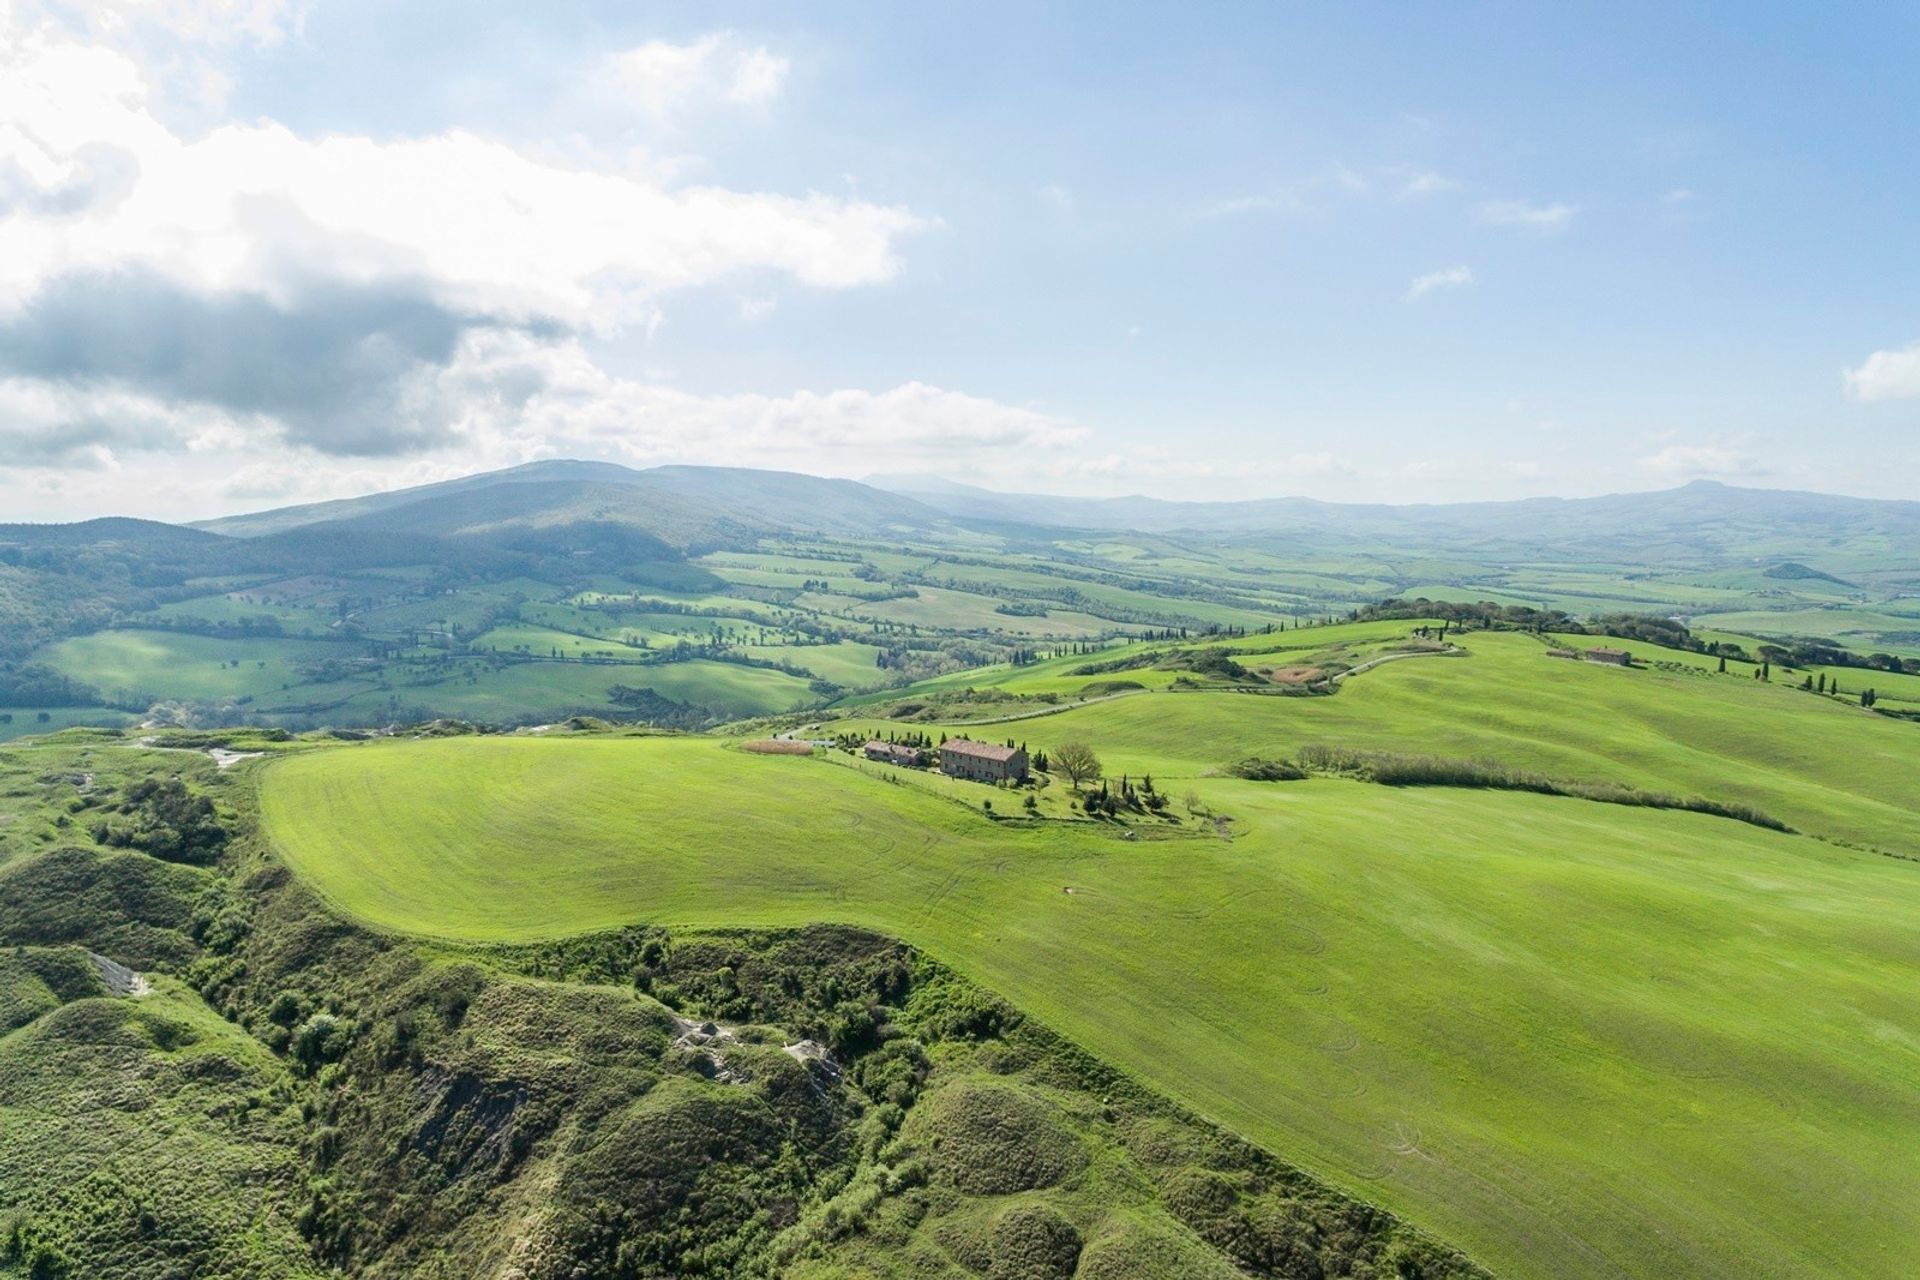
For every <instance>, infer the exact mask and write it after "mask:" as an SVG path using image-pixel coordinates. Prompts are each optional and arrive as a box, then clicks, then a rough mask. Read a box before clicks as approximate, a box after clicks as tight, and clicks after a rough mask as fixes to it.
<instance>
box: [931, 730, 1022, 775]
mask: <svg viewBox="0 0 1920 1280" xmlns="http://www.w3.org/2000/svg"><path fill="white" fill-rule="evenodd" d="M940 772H942V773H944V774H946V775H947V776H948V777H949V778H966V779H969V780H971V781H973V782H1002V781H1008V780H1011V781H1014V782H1025V781H1026V779H1027V753H1026V752H1025V751H1022V750H1021V749H1020V748H1019V747H1002V746H998V745H996V744H995V743H991V742H974V741H972V740H971V739H968V738H955V739H953V740H952V741H950V742H943V743H941V744H940Z"/></svg>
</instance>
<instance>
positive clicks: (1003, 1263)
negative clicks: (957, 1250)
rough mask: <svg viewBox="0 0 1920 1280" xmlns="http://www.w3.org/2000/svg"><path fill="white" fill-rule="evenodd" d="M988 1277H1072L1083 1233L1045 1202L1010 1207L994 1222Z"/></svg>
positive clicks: (1057, 1279) (1014, 1279) (1054, 1279)
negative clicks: (1043, 1203)
mask: <svg viewBox="0 0 1920 1280" xmlns="http://www.w3.org/2000/svg"><path fill="white" fill-rule="evenodd" d="M989 1250H990V1255H991V1257H992V1262H991V1263H989V1264H988V1266H987V1280H1069V1277H1071V1276H1072V1275H1073V1272H1074V1268H1075V1266H1076V1265H1078V1263H1079V1261H1080V1233H1079V1232H1078V1231H1076V1230H1074V1226H1073V1224H1072V1223H1071V1222H1068V1221H1067V1220H1066V1219H1065V1218H1063V1217H1061V1216H1060V1214H1059V1213H1057V1212H1055V1211H1054V1210H1053V1209H1050V1208H1048V1207H1047V1206H1045V1205H1022V1206H1020V1207H1018V1208H1014V1209H1009V1210H1007V1212H1005V1213H1003V1214H1001V1215H1000V1218H999V1220H998V1221H997V1222H995V1223H994V1224H993V1239H992V1243H991V1244H990V1246H989Z"/></svg>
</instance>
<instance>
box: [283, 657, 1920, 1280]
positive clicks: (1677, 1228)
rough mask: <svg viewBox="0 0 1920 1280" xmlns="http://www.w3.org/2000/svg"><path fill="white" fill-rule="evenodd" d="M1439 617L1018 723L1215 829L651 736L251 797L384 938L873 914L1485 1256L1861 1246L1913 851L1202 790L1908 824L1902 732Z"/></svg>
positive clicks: (1545, 1260)
mask: <svg viewBox="0 0 1920 1280" xmlns="http://www.w3.org/2000/svg"><path fill="white" fill-rule="evenodd" d="M1470 639H1471V641H1472V648H1473V656H1472V657H1470V658H1466V659H1460V658H1435V659H1416V660H1410V661H1406V662H1397V663H1392V664H1389V665H1387V666H1384V667H1382V668H1380V669H1379V670H1377V671H1374V672H1370V673H1369V674H1367V675H1366V676H1364V677H1360V678H1357V679H1356V680H1354V681H1352V682H1350V683H1349V684H1348V686H1347V687H1346V688H1345V689H1344V690H1343V691H1342V692H1341V693H1339V694H1338V695H1336V696H1334V697H1326V698H1279V697H1263V696H1259V695H1249V694H1236V693H1172V692H1168V693H1150V694H1144V695H1138V696H1134V697H1131V698H1122V699H1119V700H1116V701H1113V702H1109V703H1104V704H1100V705H1098V706H1095V707H1088V708H1085V709H1082V710H1078V711H1070V712H1065V713H1061V714H1060V715H1058V716H1052V717H1045V718H1042V719H1040V720H1037V721H1034V722H1032V723H1031V724H1030V725H1028V726H1026V727H1025V728H1024V729H1023V736H1026V737H1030V738H1033V739H1035V740H1036V741H1038V740H1042V739H1043V738H1044V740H1047V741H1055V740H1060V739H1064V737H1066V736H1069V735H1071V736H1084V737H1086V738H1088V739H1089V740H1090V741H1093V742H1095V743H1096V744H1097V745H1098V746H1099V747H1100V749H1101V750H1102V751H1103V753H1105V754H1106V755H1107V757H1108V764H1109V769H1110V772H1118V771H1119V770H1120V769H1121V768H1128V769H1133V770H1136V771H1137V770H1139V769H1144V768H1152V769H1154V770H1155V771H1156V773H1157V774H1158V773H1163V772H1164V774H1165V776H1166V777H1168V778H1173V777H1176V776H1177V777H1181V778H1183V779H1188V780H1190V781H1183V782H1181V783H1180V784H1179V785H1178V786H1176V787H1175V788H1174V791H1175V794H1176V795H1177V794H1179V791H1180V790H1182V789H1184V788H1185V787H1187V786H1189V785H1190V786H1191V787H1192V788H1194V789H1195V790H1197V791H1198V792H1199V794H1200V797H1201V799H1202V802H1203V804H1204V805H1205V806H1206V807H1207V809H1208V810H1209V811H1210V812H1211V813H1212V814H1213V815H1215V816H1222V815H1230V816H1231V821H1230V823H1228V827H1229V828H1230V829H1231V830H1232V831H1233V832H1234V833H1235V834H1234V838H1232V839H1222V838H1219V837H1217V836H1215V835H1213V834H1211V833H1212V831H1213V826H1212V824H1211V823H1207V822H1199V821H1194V820H1186V819H1183V820H1181V821H1179V822H1177V823H1169V824H1165V827H1164V835H1162V838H1145V839H1135V840H1124V839H1120V838H1118V834H1117V832H1116V831H1115V830H1113V829H1111V828H1107V827H1104V826H1101V825H1097V824H1090V823H1069V822H1049V823H1045V824H1040V825H1038V826H1029V825H1026V824H1023V823H1006V822H1001V823H996V822H992V821H990V820H989V819H987V818H985V817H984V816H982V815H981V814H980V812H979V810H978V809H977V808H973V807H971V806H963V805H961V804H955V803H951V802H949V801H948V800H945V799H942V798H941V797H940V796H938V795H936V794H931V793H929V792H928V791H925V790H922V789H920V788H915V787H902V786H889V785H887V784H886V783H885V782H883V781H881V780H880V779H879V778H876V777H869V776H867V775H865V774H863V773H861V772H859V771H857V770H854V769H847V768H838V767H834V766H833V765H832V764H830V763H828V762H825V761H822V760H809V759H800V758H782V757H771V756H762V755H754V754H749V753H745V752H741V751H738V750H735V749H732V748H731V747H729V746H728V745H726V744H725V743H722V742H720V741H716V740H712V739H686V738H654V739H618V738H560V739H525V738H520V739H455V740H445V741H438V742H431V743H420V744H409V745H397V744H395V745H373V746H362V747H343V748H338V749H330V750H324V751H316V752H312V753H307V754H301V755H297V756H294V757H292V758H288V759H285V760H282V761H279V762H276V763H275V764H273V765H272V766H271V767H269V768H267V769H266V770H265V771H264V772H263V774H262V777H261V786H262V805H263V812H264V815H265V818H266V820H267V822H268V825H269V830H270V832H271V833H272V835H273V837H274V839H275V840H276V842H277V844H278V846H279V848H280V850H281V851H282V853H283V855H284V856H285V857H286V859H287V860H288V862H289V863H290V864H291V865H292V866H293V867H294V868H295V869H296V870H297V871H298V872H299V873H300V874H301V875H302V876H304V877H305V878H306V879H307V880H308V881H309V882H310V883H312V884H313V885H314V886H315V887H317V888H318V889H320V890H321V891H322V892H323V893H324V894H325V895H326V896H327V897H328V899H329V900H330V901H332V902H333V903H335V904H336V905H338V906H339V907H341V908H342V909H343V910H346V911H347V912H349V913H351V914H353V915H355V916H357V917H359V918H361V919H363V920H365V921H367V922H369V923H370V924H373V925H375V926H377V927H380V928H384V929H388V930H393V931H397V932H405V933H416V934H423V935H430V936H437V937H445V938H460V939H475V940H528V939H535V938H541V937H548V936H553V935H556V934H566V933H572V932H579V931H585V930H592V929H599V928H606V927H610V926H614V925H619V924H624V923H630V922H635V921H658V922H664V923H672V924H682V925H748V924H756V925H762V924H797V923H802V922H809V921H839V922H847V923H855V924H861V925H866V926H869V927H873V928H876V929H880V930H884V931H886V932H888V933H891V934H894V935H897V936H899V937H901V938H903V939H905V940H907V941H909V942H911V943H914V944H916V945H918V946H921V947H924V948H926V949H927V950H928V951H929V952H931V953H932V954H933V955H935V956H937V957H939V958H941V959H943V960H946V961H948V962H950V963H952V964H953V965H955V966H956V967H958V968H960V969H961V970H963V971H964V972H966V973H968V974H970V975H972V976H974V977H975V978H977V979H978V980H980V981H982V982H984V983H985V984H987V985H989V986H990V987H992V988H994V989H996V990H998V991H1000V992H1002V993H1004V994H1005V995H1006V996H1008V997H1009V998H1010V999H1012V1000H1013V1001H1015V1002H1016V1003H1017V1004H1018V1005H1020V1006H1021V1007H1023V1008H1025V1009H1027V1010H1029V1011H1030V1012H1032V1013H1033V1014H1035V1015H1037V1016H1039V1017H1040V1018H1042V1019H1044V1020H1046V1021H1047V1022H1049V1023H1051V1024H1053V1025H1054V1026H1056V1027H1057V1028H1059V1029H1060V1030H1062V1031H1063V1032H1065V1033H1067V1034H1068V1035H1070V1036H1071V1037H1073V1038H1074V1039H1076V1040H1078V1041H1079V1042H1080V1043H1082V1044H1083V1045H1084V1046H1086V1047H1087V1048H1088V1049H1090V1050H1092V1051H1093V1052H1095V1053H1097V1054H1099V1055H1101V1056H1102V1057H1103V1058H1105V1059H1106V1060H1108V1061H1110V1062H1112V1063H1114V1064H1116V1065H1118V1066H1120V1067H1122V1068H1124V1069H1126V1070H1128V1071H1130V1072H1132V1073H1134V1074H1136V1075H1137V1076H1139V1077H1140V1078H1142V1079H1144V1080H1146V1081H1148V1082H1150V1083H1152V1084H1153V1085H1155V1086H1156V1087H1158V1088H1160V1089H1162V1090H1164V1091H1166V1092H1167V1093H1169V1094H1171V1095H1172V1096H1174V1097H1176V1098H1180V1099H1182V1100H1184V1101H1186V1102H1188V1103H1190V1104H1192V1105H1193V1106H1195V1107H1196V1108H1198V1109H1199V1110H1200V1111H1202V1112H1203V1113H1204V1114H1206V1115H1208V1116H1210V1117H1213V1118H1215V1119H1217V1120H1219V1121H1221V1122H1223V1123H1225V1124H1227V1125H1228V1126H1230V1127H1232V1128H1234V1129H1236V1130H1238V1131H1239V1132H1241V1133H1243V1134H1245V1135H1247V1136H1249V1137H1250V1138H1253V1139H1254V1140H1256V1141H1258V1142H1261V1143H1262V1144H1264V1145H1267V1146H1268V1147H1270V1148H1271V1149H1273V1150H1275V1151H1277V1152H1280V1153H1282V1154H1284V1155H1285V1156H1287V1157H1288V1158H1291V1159H1296V1160H1300V1161H1302V1162H1304V1163H1307V1164H1309V1165H1310V1166H1312V1167H1313V1168H1314V1169H1315V1170H1316V1171H1318V1172H1320V1173H1322V1174H1324V1175H1326V1176H1327V1177H1329V1178H1330V1179H1332V1180H1334V1181H1336V1182H1338V1183H1340V1184H1342V1185H1344V1186H1347V1187H1349V1188H1352V1189H1353V1190H1355V1191H1356V1192H1358V1193H1360V1194H1361V1195H1363V1196H1365V1197H1367V1198H1369V1199H1373V1200H1376V1201H1379V1202H1382V1203H1385V1204H1387V1205H1389V1206H1390V1207H1393V1208H1395V1209H1399V1210H1402V1211H1404V1212H1406V1213H1407V1214H1408V1215H1409V1216H1410V1217H1411V1218H1412V1219H1413V1220H1414V1221H1415V1222H1417V1223H1420V1224H1421V1225H1423V1226H1425V1227H1426V1228H1427V1229H1429V1230H1431V1231H1433V1232H1435V1233H1436V1234H1438V1235H1440V1236H1441V1237H1442V1238H1445V1239H1448V1240H1450V1241H1452V1242H1454V1243H1457V1244H1459V1245H1461V1246H1462V1247H1464V1248H1466V1249H1467V1250H1469V1251H1470V1252H1472V1253H1473V1254H1475V1255H1476V1256H1477V1257H1479V1258H1480V1259H1481V1260H1482V1261H1483V1262H1485V1263H1487V1264H1488V1265H1489V1266H1491V1267H1493V1268H1494V1269H1495V1270H1496V1271H1498V1272H1502V1273H1505V1274H1510V1275H1516V1276H1518V1275H1553V1276H1593V1277H1601V1276H1618V1275H1635V1276H1662V1277H1665V1276H1673V1275H1711V1276H1729V1277H1732V1276H1742V1277H1745V1276H1799V1275H1810V1274H1820V1275H1836V1276H1881V1275H1887V1274H1893V1273H1896V1272H1897V1271H1898V1269H1899V1267H1900V1266H1901V1265H1903V1262H1904V1259H1905V1258H1906V1257H1907V1253H1908V1248H1909V1240H1908V1234H1909V1233H1908V1230H1907V1227H1908V1224H1910V1223H1912V1222H1913V1221H1915V1220H1916V1218H1920V1190H1916V1188H1920V1155H1916V1154H1915V1153H1916V1152H1917V1151H1920V1056H1916V1054H1915V1052H1914V1050H1913V1048H1912V1046H1913V1045H1914V1044H1915V1043H1916V1039H1917V1038H1920V996H1916V994H1915V992H1914V987H1913V983H1912V981H1911V976H1912V973H1913V970H1914V966H1915V964H1916V963H1917V962H1920V937H1916V935H1915V933H1914V931H1913V930H1912V929H1911V928H1910V927H1908V926H1907V924H1906V923H1905V922H1907V921H1910V920H1912V919H1913V918H1915V913H1916V911H1920V867H1917V866H1916V865H1915V864H1913V863H1911V862H1907V861H1902V860H1899V859H1895V858H1890V857H1884V856H1879V855H1876V854H1872V853H1864V852H1860V851H1858V850H1854V849H1847V848H1840V847H1836V846H1834V845H1832V844H1828V843H1823V842H1821V841H1819V840H1816V839H1813V838H1810V837H1808V836H1794V835H1784V834H1778V833H1774V832H1769V831H1764V830H1761V829H1759V828H1756V827H1753V826H1750V825H1746V824H1742V823H1738V822H1733V821H1729V820H1726V819H1721V818H1714V817H1707V816H1701V815H1692V814H1678V813H1669V812H1660V811H1655V810H1650V809H1642V808H1634V807H1627V806H1620V805H1602V804H1596V803H1591V802H1586V801H1579V800H1568V799H1559V798H1550V797H1544V796H1535V795H1521V794H1507V793H1495V792H1487V791H1466V790H1455V789H1441V788H1423V789H1413V788H1388V787H1381V786H1373V785H1367V784H1363V783H1358V782H1348V781H1341V780H1333V779H1324V780H1315V781H1308V782H1300V783H1287V784H1261V783H1249V782H1240V781H1233V780H1227V779H1222V778H1217V777H1203V776H1200V775H1202V774H1203V773H1204V772H1205V770H1206V768H1207V767H1208V766H1209V765H1211V764H1213V763H1217V762H1219V761H1223V760H1229V759H1235V758H1239V757H1241V756H1244V755H1247V754H1252V753H1255V752H1260V753H1269V752H1272V753H1278V752H1280V751H1282V750H1283V749H1285V748H1286V747H1288V746H1289V745H1290V744H1294V743H1299V742H1303V741H1340V742H1351V743H1354V744H1355V745H1387V744H1390V745H1394V746H1396V747H1398V748H1400V749H1403V750H1429V751H1446V752H1468V751H1477V752H1482V753H1488V754H1501V753H1513V754H1517V755H1518V756H1519V757H1520V758H1522V759H1524V760H1527V761H1529V762H1530V763H1531V765H1532V767H1535V768H1541V769H1549V770H1551V771H1553V772H1561V771H1575V772H1578V773H1579V774H1580V775H1582V776H1599V777H1606V778H1617V779H1620V780H1623V781H1632V782H1637V783H1640V784H1642V785H1648V786H1655V785H1658V786H1662V787H1674V788H1681V789H1686V790H1698V791H1702V792H1706V793H1708V794H1715V795H1718V794H1720V793H1722V792H1724V791H1727V790H1729V789H1734V790H1739V791H1740V792H1741V793H1742V794H1743V795H1749V794H1750V795H1752V796H1756V797H1760V798H1762V799H1764V801H1765V804H1766V806H1767V807H1768V808H1770V809H1777V810H1778V811H1779V812H1780V814H1781V816H1782V817H1784V818H1786V819H1788V820H1789V821H1791V822H1793V823H1794V824H1795V825H1796V826H1800V827H1803V828H1804V829H1806V830H1808V831H1814V832H1817V833H1819V834H1831V835H1844V836H1852V837H1858V838H1860V839H1862V840H1866V839H1871V840H1872V841H1873V842H1875V843H1877V844H1879V845H1881V846H1882V847H1893V848H1908V847H1911V845H1912V844H1913V843H1914V840H1915V837H1913V836H1912V835H1911V831H1912V829H1913V828H1914V826H1915V824H1914V822H1913V820H1912V815H1913V813H1914V812H1915V811H1916V810H1920V802H1917V801H1916V797H1915V795H1914V791H1913V788H1914V786H1915V782H1914V780H1913V777H1912V771H1911V769H1910V767H1909V765H1910V761H1911V759H1912V755H1911V747H1910V743H1911V739H1910V737H1904V736H1900V735H1910V734H1911V733H1912V732H1913V730H1912V727H1911V726H1907V725H1900V724H1894V723H1891V722H1885V721H1876V720H1872V719H1870V718H1868V717H1866V716H1864V715H1861V714H1859V713H1857V712H1849V711H1848V710H1846V709H1845V708H1842V707H1839V706H1837V705H1833V704H1828V703H1823V702H1821V701H1820V700H1818V699H1814V698H1809V697H1807V696H1805V695H1801V694H1798V693H1795V692H1793V691H1789V690H1784V689H1778V688H1769V687H1758V686H1757V682H1754V681H1752V680H1751V679H1744V680H1743V679H1733V678H1723V679H1711V678H1708V677H1705V676H1698V675H1685V676H1683V675H1668V674H1665V673H1662V672H1657V671H1656V672H1648V671H1617V670H1604V669H1601V668H1598V667H1586V666H1581V665H1575V664H1561V663H1555V662H1552V661H1550V660H1547V659H1545V658H1544V657H1542V656H1540V655H1541V654H1542V652H1543V650H1542V647H1541V646H1540V645H1539V644H1538V643H1537V642H1535V641H1533V640H1531V639H1529V638H1527V637H1524V636H1493V635H1475V636H1473V637H1470ZM1476 677H1477V678H1476ZM1669 704H1671V705H1669ZM1663 708H1665V709H1664V710H1663ZM1882 731H1885V732H1886V733H1888V734H1890V735H1893V736H1888V737H1884V738H1883V737H1881V736H1879V735H1880V734H1881V733H1882ZM1829 757H1830V758H1829ZM1162 785H1163V788H1165V787H1166V783H1164V782H1163V784H1162ZM981 794H983V795H989V796H990V795H995V794H999V793H994V792H989V791H986V790H985V789H981ZM1011 807H1012V806H1011V805H1008V806H1007V808H1009V809H1010V808H1011ZM1003 811H1004V810H1003Z"/></svg>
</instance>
